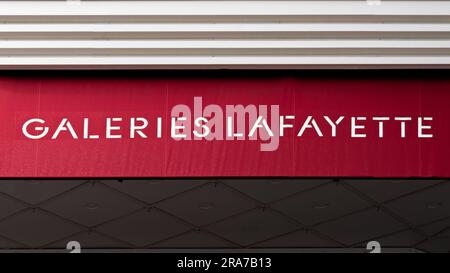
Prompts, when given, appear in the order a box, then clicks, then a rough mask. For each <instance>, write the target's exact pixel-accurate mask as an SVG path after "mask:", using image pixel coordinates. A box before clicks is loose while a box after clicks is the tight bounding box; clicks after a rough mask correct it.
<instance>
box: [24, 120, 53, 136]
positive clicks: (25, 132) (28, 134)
mask: <svg viewBox="0 0 450 273" xmlns="http://www.w3.org/2000/svg"><path fill="white" fill-rule="evenodd" d="M34 122H37V123H40V124H44V123H45V120H43V119H39V118H32V119H29V120H27V121H26V122H25V123H24V124H23V126H22V133H23V134H24V135H25V136H26V137H27V138H29V139H40V138H43V137H45V135H47V133H48V127H42V126H36V127H34V130H35V131H42V133H40V134H38V135H32V134H30V133H29V132H28V126H30V124H31V123H34Z"/></svg>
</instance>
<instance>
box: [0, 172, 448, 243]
mask: <svg viewBox="0 0 450 273" xmlns="http://www.w3.org/2000/svg"><path fill="white" fill-rule="evenodd" d="M93 182H95V183H93ZM92 185H94V186H92ZM449 194H450V182H448V181H442V180H441V181H437V180H433V181H427V180H422V181H418V180H412V181H386V180H385V181H382V180H370V181H368V180H345V181H340V182H339V183H337V182H332V181H330V180H314V179H312V180H311V179H307V180H304V179H287V180H282V179H252V180H246V179H241V180H223V181H222V180H216V181H211V180H209V181H208V180H200V181H195V180H180V181H174V180H168V181H163V180H161V181H157V180H124V181H121V182H119V181H118V180H103V181H86V180H39V181H32V180H17V181H16V180H3V181H1V182H0V248H1V250H7V249H19V250H24V249H29V248H46V249H56V250H63V252H65V246H66V244H67V242H69V241H72V240H76V241H79V242H81V244H82V248H84V249H133V248H151V249H167V248H171V249H185V248H200V249H209V248H211V249H213V248H218V249H228V248H241V247H249V248H276V249H279V248H301V249H303V248H307V249H311V250H314V251H317V250H318V251H319V252H320V249H323V251H328V250H326V249H330V248H331V249H334V248H342V247H347V246H349V247H354V248H365V247H364V246H365V242H367V241H368V240H373V239H375V240H378V241H380V242H381V244H382V246H383V247H385V248H390V247H394V248H405V247H408V248H417V249H419V250H423V251H429V252H448V251H449V250H450V247H449V246H450V240H449V239H448V238H449V235H448V234H449V230H450V220H449V219H450V209H449V207H448V205H449V204H447V203H448V202H447V201H448V196H450V195H449ZM376 206H380V209H377V208H376ZM197 227H201V228H197ZM411 227H415V228H414V229H411ZM1 250H0V251H1ZM386 251H388V249H386Z"/></svg>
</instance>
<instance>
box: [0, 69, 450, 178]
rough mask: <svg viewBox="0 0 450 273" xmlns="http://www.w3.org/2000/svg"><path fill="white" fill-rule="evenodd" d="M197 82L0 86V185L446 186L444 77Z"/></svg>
mask: <svg viewBox="0 0 450 273" xmlns="http://www.w3.org/2000/svg"><path fill="white" fill-rule="evenodd" d="M27 73H28V72H27ZM72 73H75V74H76V73H77V72H72ZM146 73H148V74H151V73H152V72H146ZM201 74H202V73H201V72H198V75H199V76H198V75H197V76H195V75H193V76H173V77H169V76H164V75H163V76H117V75H113V76H109V77H108V76H104V75H101V76H82V75H81V76H76V75H75V76H55V77H52V76H51V75H43V76H42V75H39V76H35V77H33V76H23V75H22V76H15V75H12V76H11V75H9V76H8V75H7V76H3V77H0V122H1V123H0V124H1V125H0V153H1V158H0V177H243V176H244V177H256V176H272V177H392V178H394V177H441V178H444V177H450V164H449V162H450V161H449V159H448V158H449V154H450V144H449V139H450V123H449V118H450V107H449V106H448V104H449V102H450V79H449V80H447V79H442V78H430V77H424V78H422V79H420V78H414V79H409V78H407V77H402V76H399V77H397V78H394V77H382V76H379V77H378V76H370V77H351V76H342V75H341V76H339V77H333V76H330V75H329V74H324V75H323V76H317V75H316V76H311V75H309V76H308V74H305V75H303V76H302V73H300V72H298V73H294V74H289V73H286V75H280V74H267V73H266V74H265V75H264V76H261V77H259V76H257V75H255V74H252V75H249V76H234V75H233V74H226V75H225V76H215V75H212V76H211V75H207V76H204V77H202V76H201ZM141 75H142V74H141Z"/></svg>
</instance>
